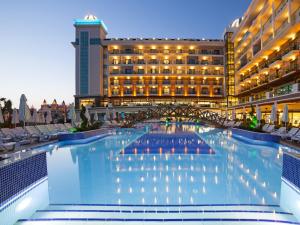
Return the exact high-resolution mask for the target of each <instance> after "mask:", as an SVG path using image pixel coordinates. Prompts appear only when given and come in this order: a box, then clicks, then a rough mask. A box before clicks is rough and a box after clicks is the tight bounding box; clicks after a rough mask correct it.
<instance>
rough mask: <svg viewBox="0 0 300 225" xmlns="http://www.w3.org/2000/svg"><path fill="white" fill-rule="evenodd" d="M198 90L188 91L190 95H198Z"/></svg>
mask: <svg viewBox="0 0 300 225" xmlns="http://www.w3.org/2000/svg"><path fill="white" fill-rule="evenodd" d="M196 94H197V92H196V91H188V95H196Z"/></svg>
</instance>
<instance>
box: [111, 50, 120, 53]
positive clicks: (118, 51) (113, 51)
mask: <svg viewBox="0 0 300 225" xmlns="http://www.w3.org/2000/svg"><path fill="white" fill-rule="evenodd" d="M112 53H113V54H119V53H120V50H119V49H113V50H112Z"/></svg>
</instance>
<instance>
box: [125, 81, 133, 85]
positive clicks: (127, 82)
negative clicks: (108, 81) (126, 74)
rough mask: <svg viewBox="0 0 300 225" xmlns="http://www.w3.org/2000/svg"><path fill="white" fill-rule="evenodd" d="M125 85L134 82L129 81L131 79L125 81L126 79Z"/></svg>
mask: <svg viewBox="0 0 300 225" xmlns="http://www.w3.org/2000/svg"><path fill="white" fill-rule="evenodd" d="M124 85H132V82H131V81H129V80H125V81H124Z"/></svg>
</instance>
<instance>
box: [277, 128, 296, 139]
mask: <svg viewBox="0 0 300 225" xmlns="http://www.w3.org/2000/svg"><path fill="white" fill-rule="evenodd" d="M298 131H299V128H297V127H293V128H291V129H290V130H289V132H288V133H286V134H284V135H282V136H281V137H282V138H283V139H291V138H292V137H293V136H295V135H296V134H297V133H298Z"/></svg>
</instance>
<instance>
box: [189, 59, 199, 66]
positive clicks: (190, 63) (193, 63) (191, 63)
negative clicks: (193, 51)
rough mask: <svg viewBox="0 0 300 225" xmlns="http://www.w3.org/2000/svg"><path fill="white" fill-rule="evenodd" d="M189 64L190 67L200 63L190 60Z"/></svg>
mask: <svg viewBox="0 0 300 225" xmlns="http://www.w3.org/2000/svg"><path fill="white" fill-rule="evenodd" d="M187 64H188V65H198V64H199V62H198V61H197V60H188V62H187Z"/></svg>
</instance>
